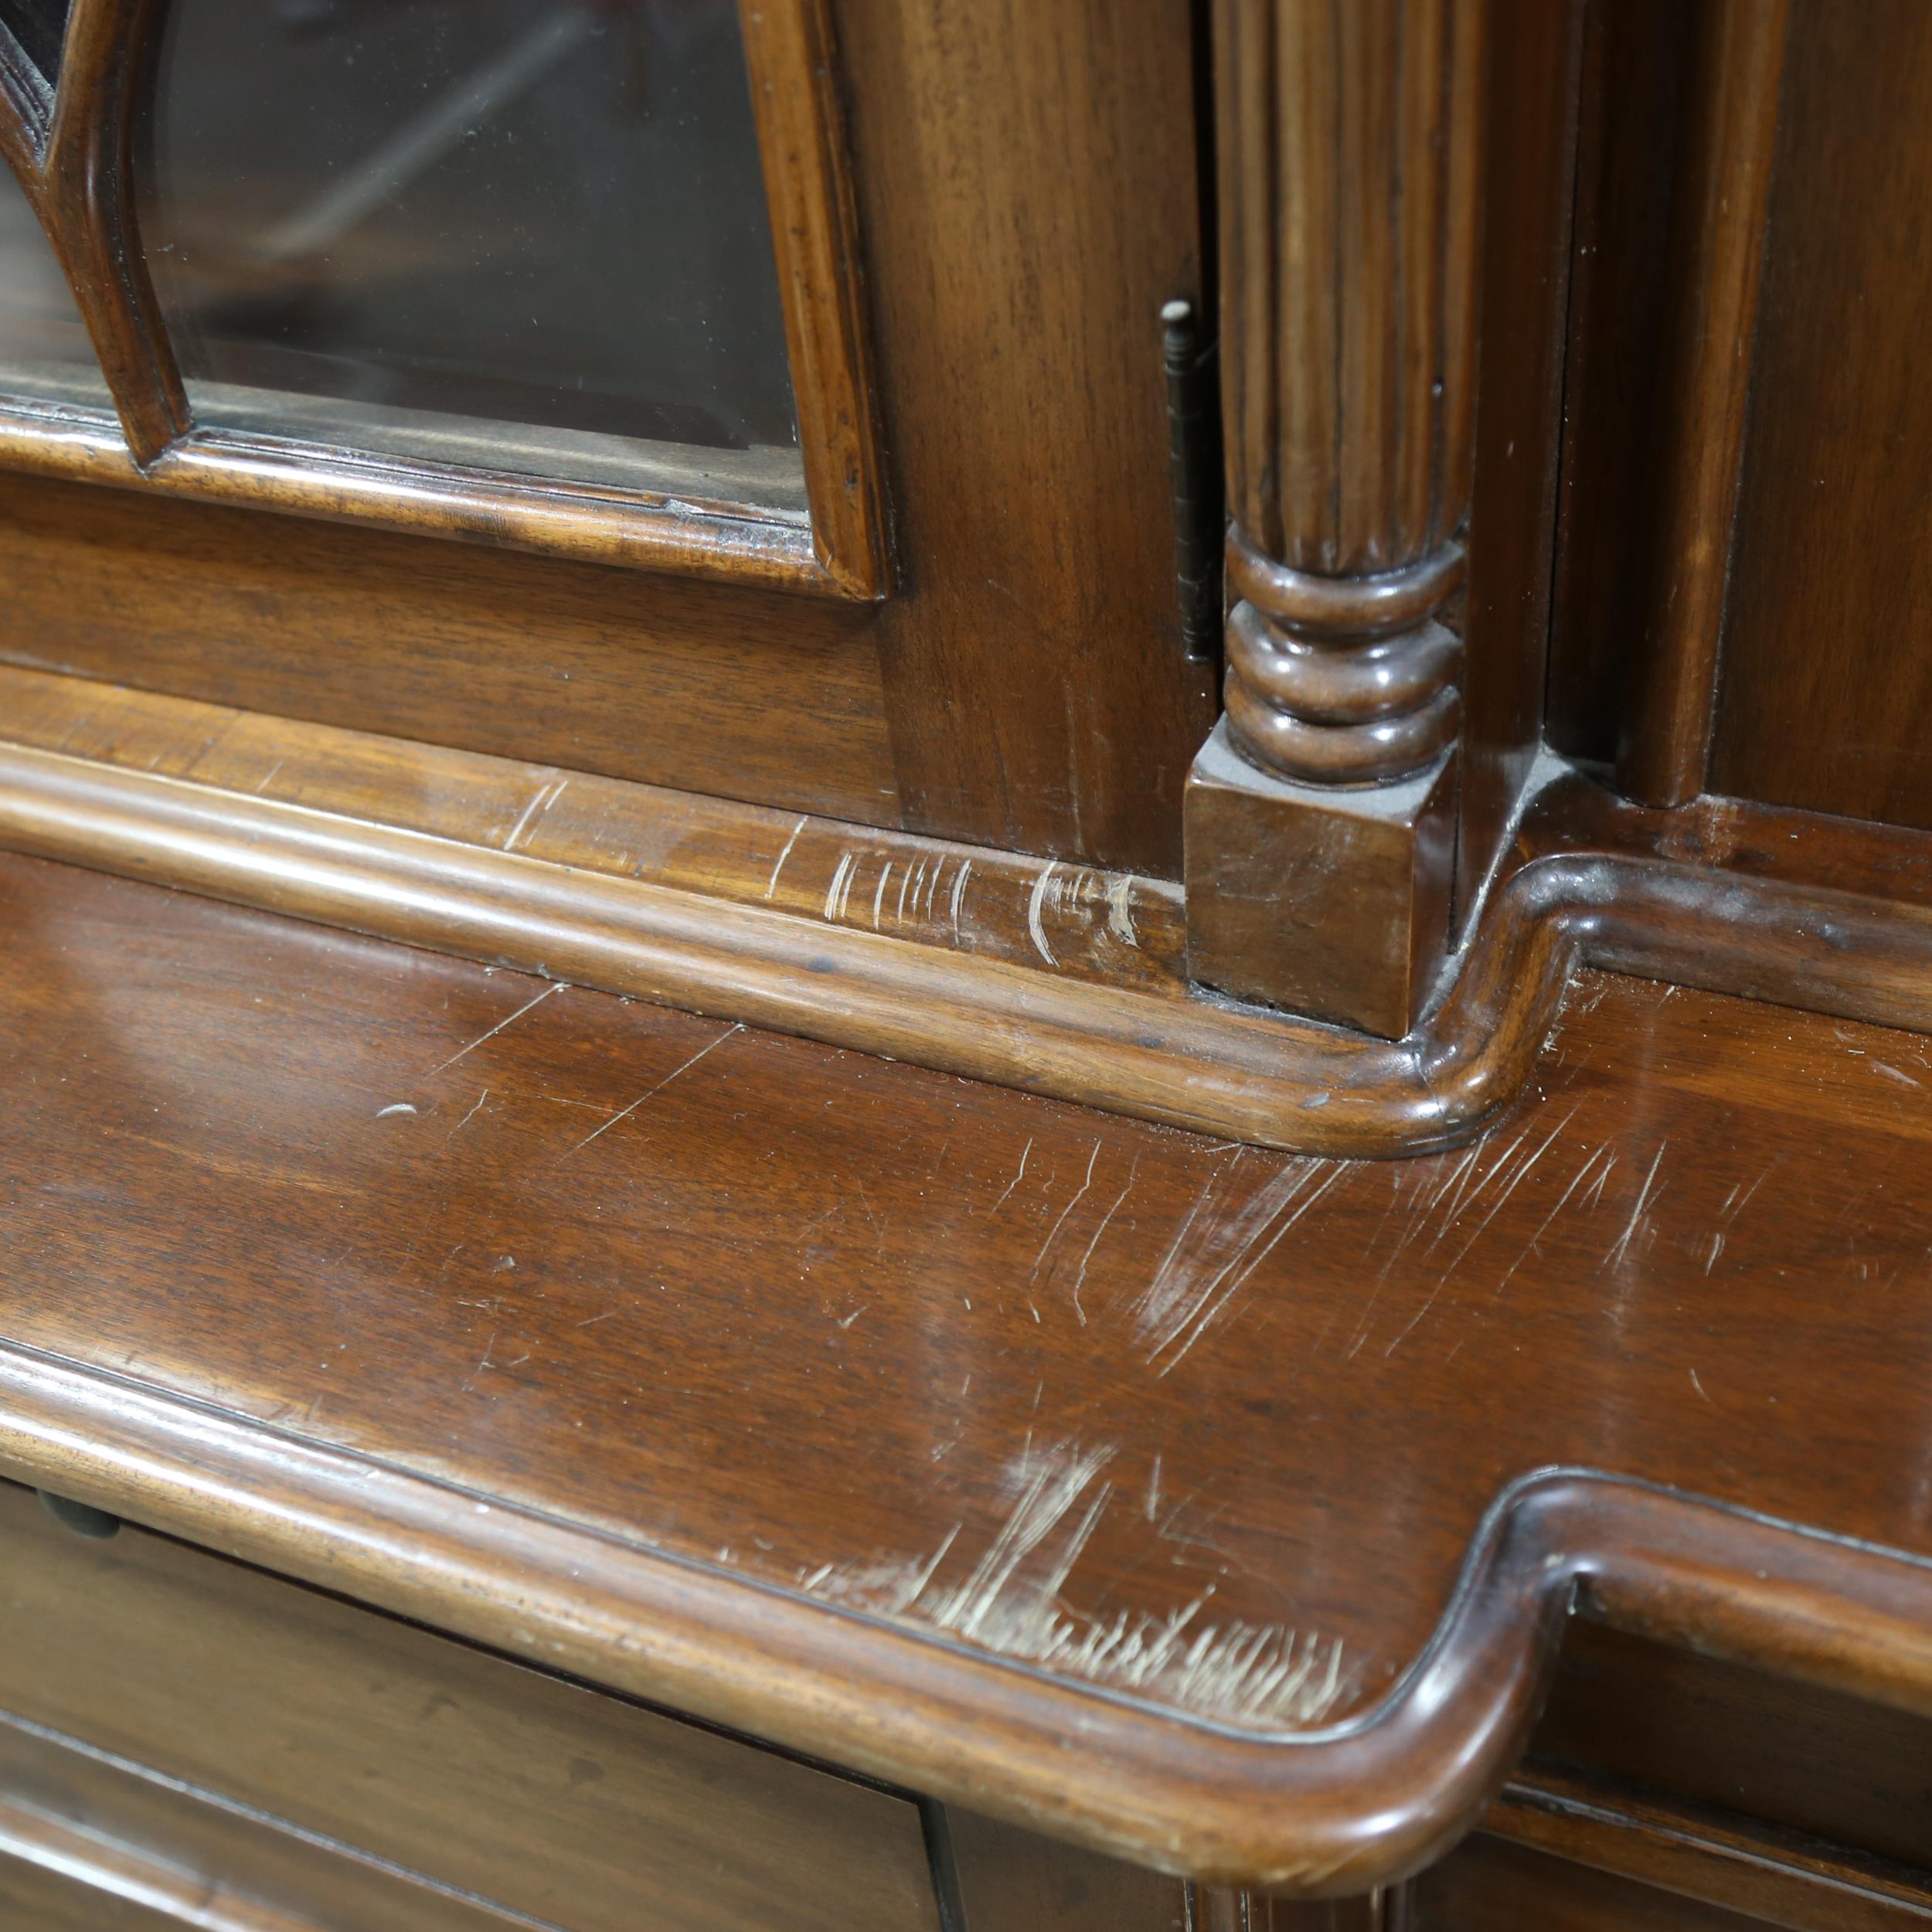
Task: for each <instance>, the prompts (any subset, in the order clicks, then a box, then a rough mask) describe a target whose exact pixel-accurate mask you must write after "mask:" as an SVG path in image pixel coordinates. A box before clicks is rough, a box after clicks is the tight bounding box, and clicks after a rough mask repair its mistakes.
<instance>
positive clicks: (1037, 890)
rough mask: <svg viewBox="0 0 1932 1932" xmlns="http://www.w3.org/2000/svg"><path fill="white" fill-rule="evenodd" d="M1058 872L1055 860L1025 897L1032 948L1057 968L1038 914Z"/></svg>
mask: <svg viewBox="0 0 1932 1932" xmlns="http://www.w3.org/2000/svg"><path fill="white" fill-rule="evenodd" d="M1059 870H1060V861H1059V860H1058V859H1055V860H1053V862H1051V863H1050V864H1049V866H1047V867H1046V870H1045V871H1044V872H1042V873H1041V874H1040V875H1039V877H1038V878H1037V879H1035V880H1034V881H1033V889H1032V892H1030V893H1028V895H1027V897H1026V930H1027V931H1028V932H1029V934H1032V940H1033V945H1034V947H1035V949H1036V951H1038V953H1039V956H1040V957H1041V958H1042V959H1043V960H1045V961H1046V963H1047V964H1048V965H1049V966H1058V965H1059V964H1060V961H1058V960H1057V959H1056V958H1055V957H1053V948H1052V947H1050V946H1049V945H1048V944H1047V943H1046V925H1045V923H1043V920H1041V917H1040V913H1041V912H1042V911H1043V910H1044V908H1045V906H1046V890H1047V888H1048V886H1050V885H1051V884H1052V883H1053V876H1054V875H1055V873H1056V872H1058V871H1059Z"/></svg>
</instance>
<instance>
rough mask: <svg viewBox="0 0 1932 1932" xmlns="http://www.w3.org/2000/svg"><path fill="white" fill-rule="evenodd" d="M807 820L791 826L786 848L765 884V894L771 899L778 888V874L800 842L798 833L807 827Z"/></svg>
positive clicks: (801, 820) (785, 844)
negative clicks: (794, 847)
mask: <svg viewBox="0 0 1932 1932" xmlns="http://www.w3.org/2000/svg"><path fill="white" fill-rule="evenodd" d="M807 822H808V821H806V820H805V819H803V818H801V819H800V820H799V821H798V824H797V825H794V826H793V827H792V828H791V837H790V838H787V840H786V841H785V843H784V850H783V851H781V852H780V853H779V855H778V862H777V865H775V866H773V867H772V869H771V877H770V879H769V880H767V883H766V885H765V896H766V898H767V899H769V898H770V896H771V895H772V894H773V893H775V892H776V891H777V889H778V875H779V874H780V873H781V872H783V871H784V869H785V861H786V860H787V859H789V858H790V857H791V849H792V847H793V846H794V845H797V844H798V835H799V834H800V833H801V832H803V831H804V828H805V826H806V824H807Z"/></svg>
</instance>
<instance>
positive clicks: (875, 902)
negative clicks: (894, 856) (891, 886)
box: [872, 859, 893, 932]
mask: <svg viewBox="0 0 1932 1932" xmlns="http://www.w3.org/2000/svg"><path fill="white" fill-rule="evenodd" d="M892 876H893V862H892V861H891V860H890V859H887V860H886V869H885V870H884V871H883V872H881V873H880V874H879V883H878V884H877V885H876V886H873V888H872V930H873V931H874V932H877V931H878V930H879V908H880V907H881V906H883V905H884V904H885V903H886V880H887V879H889V878H891V877H892Z"/></svg>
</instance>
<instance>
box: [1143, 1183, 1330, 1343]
mask: <svg viewBox="0 0 1932 1932" xmlns="http://www.w3.org/2000/svg"><path fill="white" fill-rule="evenodd" d="M1324 1167H1326V1168H1328V1173H1327V1174H1326V1175H1325V1176H1324V1177H1323V1179H1321V1181H1320V1182H1318V1184H1317V1185H1315V1186H1314V1187H1312V1188H1310V1187H1309V1185H1308V1183H1309V1182H1311V1180H1313V1179H1314V1177H1315V1175H1316V1174H1318V1173H1319V1172H1321V1169H1322V1168H1324ZM1348 1172H1349V1164H1348V1162H1345V1161H1333V1162H1329V1161H1315V1162H1310V1163H1308V1164H1307V1165H1304V1166H1302V1167H1301V1168H1300V1169H1299V1170H1298V1171H1297V1172H1292V1173H1287V1172H1284V1173H1281V1174H1277V1175H1276V1176H1275V1177H1274V1179H1273V1180H1272V1181H1270V1182H1268V1184H1267V1185H1266V1186H1265V1187H1264V1188H1263V1189H1261V1190H1260V1193H1259V1194H1258V1195H1257V1196H1256V1199H1255V1201H1254V1202H1250V1205H1249V1207H1248V1209H1247V1212H1246V1213H1244V1215H1243V1219H1242V1221H1241V1223H1240V1226H1242V1227H1243V1230H1251V1231H1249V1232H1247V1233H1245V1235H1244V1238H1243V1240H1242V1241H1241V1243H1240V1246H1239V1247H1236V1250H1235V1252H1234V1253H1233V1256H1232V1257H1230V1259H1229V1260H1228V1261H1227V1262H1226V1264H1224V1265H1223V1267H1222V1269H1221V1270H1220V1272H1219V1274H1216V1276H1215V1277H1214V1278H1213V1281H1210V1282H1209V1283H1208V1284H1207V1285H1206V1288H1205V1289H1203V1290H1202V1291H1201V1292H1200V1293H1199V1294H1198V1295H1196V1297H1195V1298H1194V1299H1193V1301H1192V1303H1191V1304H1190V1305H1189V1308H1187V1309H1186V1310H1185V1312H1184V1313H1183V1314H1182V1316H1181V1318H1180V1319H1179V1321H1177V1322H1174V1323H1172V1324H1170V1325H1169V1326H1168V1328H1167V1329H1166V1330H1165V1332H1163V1333H1162V1335H1160V1336H1159V1337H1158V1338H1157V1339H1156V1340H1155V1344H1154V1346H1153V1347H1152V1349H1151V1350H1150V1351H1149V1352H1148V1358H1147V1360H1148V1367H1150V1368H1152V1367H1153V1366H1154V1364H1155V1362H1158V1361H1159V1360H1160V1358H1161V1356H1162V1355H1163V1354H1165V1353H1166V1351H1167V1350H1168V1349H1170V1348H1172V1347H1173V1345H1174V1344H1175V1342H1177V1341H1178V1342H1180V1346H1179V1349H1175V1352H1174V1353H1173V1354H1172V1355H1168V1359H1167V1360H1166V1361H1165V1362H1163V1363H1162V1366H1160V1368H1159V1369H1158V1370H1156V1374H1157V1376H1159V1377H1165V1376H1169V1375H1172V1373H1173V1372H1174V1371H1175V1369H1176V1368H1178V1367H1179V1366H1180V1363H1181V1362H1182V1359H1183V1358H1184V1357H1185V1355H1186V1354H1187V1352H1188V1351H1189V1349H1192V1347H1193V1346H1194V1345H1195V1343H1196V1342H1199V1340H1200V1338H1202V1335H1205V1334H1206V1332H1208V1330H1209V1328H1211V1327H1212V1326H1213V1324H1214V1322H1215V1321H1216V1318H1217V1317H1219V1315H1220V1313H1221V1311H1222V1310H1223V1309H1224V1308H1226V1306H1227V1305H1228V1304H1229V1302H1230V1301H1232V1300H1233V1298H1234V1297H1235V1296H1236V1294H1238V1293H1239V1292H1240V1290H1241V1289H1242V1288H1243V1287H1244V1286H1245V1285H1246V1284H1247V1281H1248V1278H1249V1277H1250V1275H1252V1274H1253V1273H1254V1271H1255V1270H1256V1269H1257V1268H1258V1267H1260V1265H1261V1264H1262V1263H1263V1262H1264V1261H1265V1260H1267V1258H1268V1257H1269V1256H1270V1254H1272V1253H1274V1250H1275V1249H1276V1248H1277V1247H1279V1246H1280V1245H1281V1241H1282V1240H1283V1239H1284V1237H1285V1236H1286V1235H1287V1232H1288V1230H1290V1229H1291V1228H1292V1227H1293V1226H1294V1225H1295V1223H1297V1222H1298V1221H1299V1220H1300V1219H1301V1217H1302V1216H1303V1215H1304V1214H1306V1213H1308V1210H1309V1209H1311V1208H1312V1207H1313V1206H1315V1203H1316V1202H1318V1201H1319V1200H1320V1199H1321V1197H1322V1196H1324V1195H1325V1194H1326V1193H1327V1192H1328V1190H1329V1189H1331V1188H1332V1187H1333V1186H1334V1185H1335V1184H1336V1182H1338V1181H1340V1180H1341V1179H1342V1177H1343V1176H1344V1175H1346V1174H1347V1173H1348ZM1284 1182H1285V1183H1286V1185H1285V1186H1284ZM1262 1203H1265V1204H1266V1205H1265V1206H1264V1209H1263V1211H1262V1213H1261V1214H1260V1218H1259V1220H1258V1222H1257V1219H1256V1215H1255V1210H1256V1207H1257V1205H1258V1204H1262ZM1270 1223H1273V1226H1272V1228H1270ZM1184 1335H1185V1339H1183V1336H1184Z"/></svg>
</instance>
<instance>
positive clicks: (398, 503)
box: [0, 0, 891, 598]
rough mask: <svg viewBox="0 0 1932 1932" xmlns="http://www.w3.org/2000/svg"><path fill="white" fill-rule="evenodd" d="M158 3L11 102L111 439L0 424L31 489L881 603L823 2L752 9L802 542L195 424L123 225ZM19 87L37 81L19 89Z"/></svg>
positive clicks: (710, 519) (723, 519)
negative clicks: (200, 505)
mask: <svg viewBox="0 0 1932 1932" xmlns="http://www.w3.org/2000/svg"><path fill="white" fill-rule="evenodd" d="M158 12H159V9H158V6H157V5H155V0H83V4H80V5H76V6H75V7H74V8H73V9H72V11H71V12H70V16H69V19H68V24H67V29H66V45H65V48H64V49H63V55H62V59H61V62H60V77H59V80H58V83H57V84H56V85H54V86H53V87H44V86H43V87H42V88H40V89H39V90H34V89H33V88H32V87H31V85H29V86H28V87H25V88H18V89H15V90H10V91H9V94H8V96H7V104H8V106H9V108H10V109H11V112H10V113H7V114H0V147H4V149H5V153H6V155H7V158H8V159H9V161H10V162H12V165H13V166H14V168H15V172H16V174H17V175H19V179H20V181H21V183H22V186H23V187H24V188H25V189H26V191H27V193H28V196H29V199H30V200H31V201H32V203H33V205H34V207H35V209H36V213H38V214H39V217H40V219H41V222H42V225H43V226H44V227H45V228H46V231H47V235H48V238H49V240H50V241H51V242H52V243H53V247H54V250H55V252H56V254H57V255H58V257H60V262H61V264H62V267H63V268H64V269H65V270H66V274H67V277H68V279H69V281H70V283H71V284H72V285H73V291H74V295H75V299H76V301H77V302H78V304H79V305H80V311H81V314H82V316H83V318H84V320H85V321H87V327H88V331H89V333H90V336H91V337H92V338H93V341H94V345H95V349H96V352H97V354H98V355H99V357H100V364H101V368H102V371H103V373H104V375H105V376H106V378H107V386H108V389H109V392H110V393H111V395H112V396H113V397H114V403H115V406H116V409H117V412H118V414H119V417H120V428H121V435H120V436H116V435H114V434H112V433H111V430H110V429H109V428H108V427H107V426H105V425H102V426H99V427H96V426H93V425H90V424H89V423H87V421H86V420H84V417H83V418H82V419H80V420H77V419H76V417H75V413H74V412H73V411H72V410H44V409H38V408H36V407H34V406H32V404H31V403H27V404H22V405H16V406H9V407H6V408H3V409H0V461H5V462H6V463H7V464H9V465H10V466H11V467H13V468H24V469H26V470H28V471H31V472H32V473H34V474H39V475H42V476H48V477H60V478H75V479H79V480H82V481H88V482H93V483H108V484H119V485H126V486H131V487H135V488H144V489H146V488H153V489H159V490H163V491H166V492H171V493H174V494H178V495H185V496H187V497H189V498H199V499H202V500H206V501H209V502H227V503H235V504H240V505H246V506H247V507H250V508H253V509H267V510H277V511H285V512H293V513H294V514H296V515H304V516H322V517H332V518H338V519H344V520H346V521H349V522H376V523H379V524H383V525H386V526H390V527H392V528H396V529H406V530H411V531H415V532H419V533H422V534H426V535H430V536H453V537H458V538H462V539H465V540H468V541H469V542H471V543H491V544H501V545H509V546H514V547H518V548H522V549H532V550H538V551H543V552H547V553H553V554H556V555H559V556H570V557H575V558H578V559H580V560H584V561H588V562H594V563H624V564H633V565H641V566H647V567H654V568H658V569H672V570H681V571H683V572H686V573H690V574H693V575H696V576H699V577H708V578H713V579H719V580H724V581H726V582H740V583H758V584H764V585H768V586H772V587H780V588H783V589H787V590H794V591H795V590H808V591H818V592H823V593H827V594H832V595H837V596H844V597H858V598H875V597H882V596H883V595H885V594H886V592H887V591H888V590H889V588H890V583H891V563H890V558H889V553H888V546H887V540H886V505H885V497H884V485H883V467H882V461H881V457H880V454H879V426H878V423H877V420H876V406H875V403H874V400H873V398H872V396H871V394H870V393H869V387H868V369H867V364H868V350H867V346H866V315H865V313H864V308H863V304H862V298H861V295H860V292H859V288H858V286H857V276H858V262H859V250H858V236H857V233H856V231H855V218H854V215H853V209H852V189H851V184H850V182H849V179H848V175H847V171H846V163H845V143H844V138H843V132H842V126H841V123H840V118H839V111H838V100H837V96H836V83H835V74H834V69H833V63H834V57H835V56H834V49H833V47H832V34H831V27H830V20H829V16H828V14H827V13H826V11H825V0H757V4H756V5H753V4H751V0H747V4H746V5H745V6H744V8H743V21H744V25H745V53H746V60H747V66H748V67H749V69H750V75H751V84H752V93H753V103H754V105H755V107H757V112H758V124H759V132H760V147H761V149H762V151H763V155H764V163H765V171H766V181H767V194H768V197H769V199H770V211H771V230H772V241H773V246H774V250H775V252H776V253H777V260H778V281H779V293H780V297H781V301H782V304H783V306H784V313H785V328H786V338H787V348H788V349H789V351H790V355H791V369H792V376H793V383H794V389H795V390H796V393H797V397H798V435H799V442H800V447H801V453H802V454H803V456H804V468H805V483H806V493H807V498H808V502H809V503H810V505H811V526H810V527H809V528H805V527H804V526H801V525H799V524H798V523H796V522H792V521H788V520H787V519H783V518H780V517H774V516H770V515H764V514H761V513H760V512H757V511H756V510H752V509H744V508H743V507H740V506H733V505H729V504H723V503H708V502H704V501H703V500H702V498H698V497H696V496H695V495H678V496H675V497H671V496H662V495H645V494H640V493H638V492H627V491H625V490H623V489H621V488H616V487H614V486H610V485H603V486H600V485H591V484H578V483H572V482H570V481H563V480H556V479H552V478H543V479H540V480H539V479H533V478H520V477H518V476H516V475H514V474H510V473H509V472H507V471H496V470H493V469H491V468H487V467H485V468H461V467H455V466H451V465H450V464H438V463H434V462H428V461H421V462H417V461H405V460H403V459H402V458H400V457H380V456H376V455H372V454H366V453H363V454H359V453H357V452H355V451H341V450H335V449H325V448H322V447H308V446H304V445H301V444H293V443H291V442H290V441H289V440H287V439H285V438H282V437H269V436H251V435H249V434H243V433H240V432H236V431H231V430H223V429H220V428H218V427H213V426H207V425H202V426H197V425H196V423H194V422H193V420H192V417H191V413H190V411H189V403H188V398H187V395H186V392H185V389H184V388H183V386H182V379H181V374H180V371H179V368H178V367H177V366H176V364H175V357H174V354H173V351H172V349H171V348H170V346H169V345H168V339H167V335H166V332H165V328H164V327H163V325H162V320H161V317H160V313H159V310H158V307H157V305H156V303H155V294H154V289H153V286H152V284H151V281H150V280H149V277H148V270H147V267H146V266H145V263H144V261H143V260H142V257H141V241H140V237H139V235H138V232H137V229H136V225H135V222H134V207H133V202H134V194H133V182H132V165H133V163H132V156H131V141H132V124H133V117H134V92H135V90H136V88H137V87H138V77H139V75H140V73H141V70H142V69H143V67H144V66H145V64H146V62H147V60H148V39H149V34H150V32H151V28H152V26H153V24H154V22H155V19H157V18H158ZM29 80H31V77H29Z"/></svg>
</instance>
